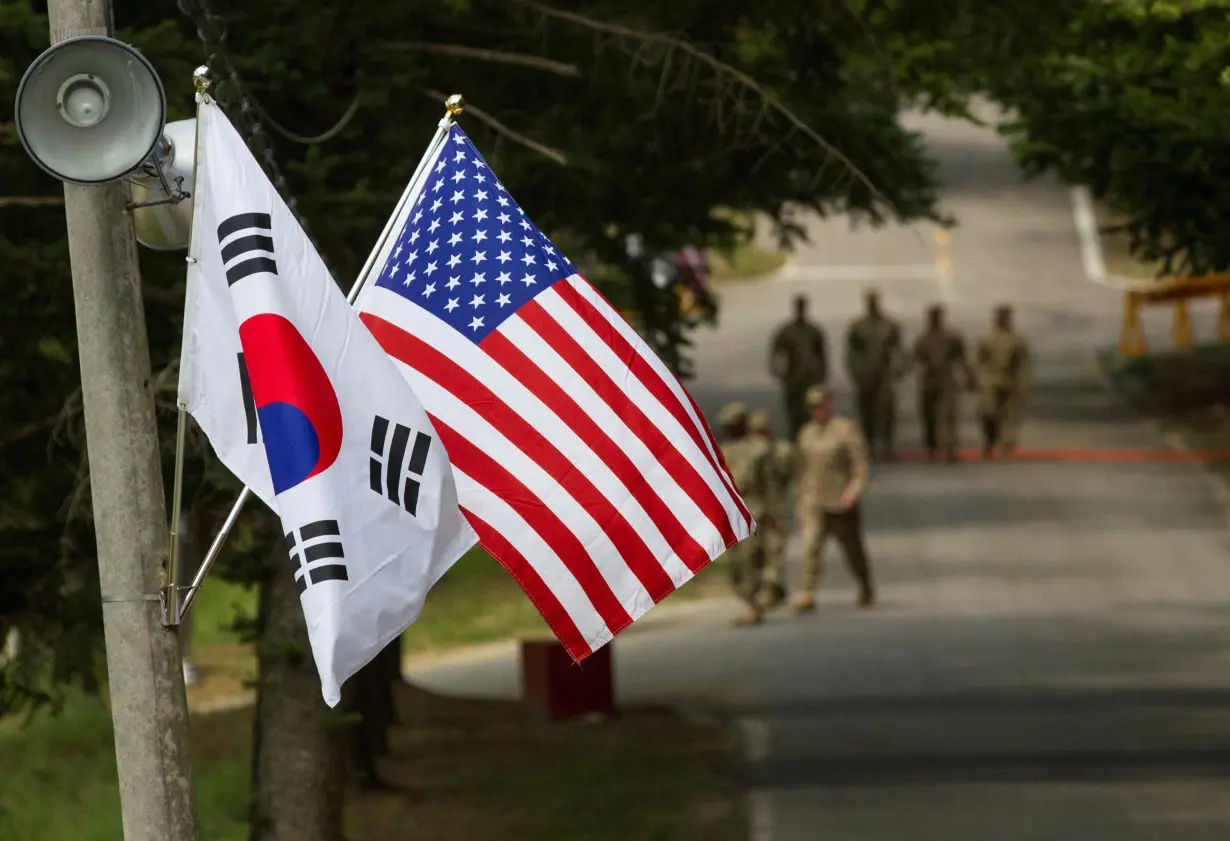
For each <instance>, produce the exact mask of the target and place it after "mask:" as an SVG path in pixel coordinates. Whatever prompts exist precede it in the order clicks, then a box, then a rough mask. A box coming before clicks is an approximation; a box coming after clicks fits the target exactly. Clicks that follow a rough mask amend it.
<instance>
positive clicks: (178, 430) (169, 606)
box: [162, 66, 209, 625]
mask: <svg viewBox="0 0 1230 841" xmlns="http://www.w3.org/2000/svg"><path fill="white" fill-rule="evenodd" d="M192 83H193V86H194V87H195V88H196V102H197V114H198V119H197V121H196V124H195V125H194V126H193V131H194V132H195V137H194V138H193V144H194V147H193V154H192V190H193V192H199V191H198V190H197V187H196V170H197V162H198V161H200V156H199V154H198V151H199V150H200V148H201V121H200V119H199V115H200V107H201V102H202V101H203V99H204V97H205V95H206V93H205V92H206V91H207V90H209V68H208V67H204V66H202V67H198V68H197V69H196V71H195V72H193V74H192ZM195 205H196V201H195V200H194V201H193V206H194V207H195ZM188 260H189V261H191V260H192V255H191V254H189V255H188ZM191 294H192V291H191V289H189V290H188V297H187V300H186V301H185V303H186V304H191V302H192V297H191ZM188 316H189V313H188V308H187V307H185V311H184V335H185V336H187V335H188V330H189V327H190V324H191V322H190V320H189V317H188ZM180 357H181V358H180V367H181V368H182V367H183V358H182V357H183V354H182V352H181V354H180ZM175 408H176V412H177V417H176V421H175V474H174V477H173V478H172V480H171V481H172V486H171V534H170V551H169V552H168V554H169V556H170V560H169V567H170V568H169V569H168V570H167V584H166V593H165V596H164V599H163V614H162V621H163V624H164V625H178V624H180V621H181V620H182V619H183V618H184V606H183V603H181V601H180V592H179V590H180V587H179V553H180V544H179V524H180V522H179V521H180V509H181V508H182V507H183V496H184V445H185V439H186V437H187V435H186V432H187V428H188V410H187V407H186V406H185V405H184V399H183V395H182V394H177V395H176V407H175Z"/></svg>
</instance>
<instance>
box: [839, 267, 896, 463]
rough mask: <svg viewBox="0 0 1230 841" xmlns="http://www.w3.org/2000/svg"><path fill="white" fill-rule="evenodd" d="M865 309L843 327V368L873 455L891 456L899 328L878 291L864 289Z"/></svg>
mask: <svg viewBox="0 0 1230 841" xmlns="http://www.w3.org/2000/svg"><path fill="white" fill-rule="evenodd" d="M866 301H867V311H866V313H864V314H863V315H862V316H861V317H859V318H857V319H856V320H855V321H854V322H852V323H851V324H850V328H849V329H848V330H847V331H846V368H847V370H848V371H849V373H850V380H851V381H852V382H853V383H854V396H855V402H856V405H857V407H858V419H859V423H860V424H861V425H862V427H863V437H864V438H866V439H867V444H868V446H869V447H870V448H871V452H872V455H873V456H874V457H882V458H884V459H886V460H890V461H891V460H892V458H893V457H894V447H893V438H894V432H895V431H896V422H897V400H896V396H897V395H896V386H897V379H898V377H900V376H901V373H902V370H903V368H904V367H905V366H904V359H905V352H904V350H903V348H902V346H901V328H900V326H899V325H898V324H897V322H896V321H894V320H893V319H891V318H889V317H888V316H886V315H884V313H883V312H882V311H881V310H880V293H879V292H877V291H876V290H874V289H873V290H870V291H869V292H867V296H866Z"/></svg>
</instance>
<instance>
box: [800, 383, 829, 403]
mask: <svg viewBox="0 0 1230 841" xmlns="http://www.w3.org/2000/svg"><path fill="white" fill-rule="evenodd" d="M828 399H829V390H828V389H827V388H825V387H824V386H822V385H813V386H812V387H811V388H809V389H807V393H806V394H804V395H803V402H804V403H806V404H807V405H808V407H809V408H810V407H815V406H819V405H820V404H821V403H823V402H824V401H825V400H828Z"/></svg>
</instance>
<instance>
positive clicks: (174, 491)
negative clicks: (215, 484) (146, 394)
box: [162, 403, 188, 625]
mask: <svg viewBox="0 0 1230 841" xmlns="http://www.w3.org/2000/svg"><path fill="white" fill-rule="evenodd" d="M187 421H188V412H187V411H186V410H185V409H184V405H183V404H182V403H181V404H180V405H179V417H178V418H177V419H176V423H175V474H174V477H173V478H172V479H171V482H172V484H171V541H170V551H169V552H168V554H169V556H170V560H169V561H168V562H167V586H166V588H165V590H164V591H163V592H164V593H165V596H164V598H163V600H162V609H163V615H162V624H164V625H178V624H179V620H180V609H179V519H180V509H181V508H183V498H184V437H185V436H184V432H185V430H186V429H187Z"/></svg>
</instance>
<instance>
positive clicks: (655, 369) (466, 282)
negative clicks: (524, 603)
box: [358, 125, 753, 661]
mask: <svg viewBox="0 0 1230 841" xmlns="http://www.w3.org/2000/svg"><path fill="white" fill-rule="evenodd" d="M429 155H433V157H431V158H430V159H429V160H428V161H427V162H426V167H425V170H424V171H425V172H426V173H427V175H426V176H425V178H424V179H423V180H422V183H421V187H419V188H418V189H419V193H418V195H417V196H414V195H413V194H412V195H411V198H410V200H409V201H407V202H406V204H405V205H404V209H403V210H402V211H401V213H400V216H399V218H397V219H396V220H394V223H393V226H392V228H391V231H392V232H393V233H392V234H391V235H390V237H389V239H388V241H387V243H386V245H385V246H384V248H383V251H382V252H381V253H380V254H378V255H377V259H376V261H375V263H374V264H373V265H374V268H373V270H372V271H373V272H374V273H375V274H374V277H375V281H374V283H371V284H370V285H369V286H368V288H366V289H365V290H364V292H363V295H362V296H361V297H360V299H359V301H358V308H359V310H360V312H361V317H362V319H363V321H364V323H365V324H366V325H367V327H368V328H369V329H370V330H371V332H372V334H373V335H375V337H376V339H377V340H378V341H379V342H380V344H381V345H382V346H383V347H384V349H385V351H386V352H387V353H388V354H389V355H390V356H392V357H393V358H394V359H395V360H396V361H397V362H398V363H399V367H400V368H401V371H402V373H403V374H404V375H405V377H406V378H407V379H408V380H409V381H410V384H411V385H412V386H413V387H414V389H415V391H416V392H417V394H418V396H419V398H420V399H421V400H422V402H423V405H424V407H425V408H426V409H427V413H428V414H429V415H430V417H431V421H432V424H433V425H434V426H435V429H436V432H437V434H438V435H439V438H440V441H441V442H442V443H443V444H444V447H445V449H446V450H447V452H448V455H449V459H450V461H451V462H452V465H453V470H454V472H455V475H456V480H457V491H458V499H459V501H460V504H461V508H462V510H463V512H464V513H465V515H466V517H468V518H469V520H470V523H471V524H472V525H473V526H474V529H475V531H477V533H478V535H479V538H480V540H481V542H482V545H483V546H484V548H486V549H487V551H489V552H490V553H491V554H492V555H493V556H494V557H495V558H496V559H497V560H498V561H499V562H500V563H501V564H502V565H503V566H504V568H505V569H507V570H508V572H509V573H510V574H511V575H512V576H513V578H514V579H516V581H517V583H518V584H520V585H521V588H522V589H523V590H524V591H525V593H526V595H527V596H528V597H529V598H530V600H531V601H532V602H533V603H534V605H535V606H536V607H537V608H538V610H539V612H540V613H541V614H542V616H543V618H544V619H545V620H546V621H547V623H548V625H550V627H551V629H552V631H554V633H555V635H556V636H557V637H558V638H559V640H560V642H561V643H562V644H563V646H564V647H565V649H566V650H567V651H568V653H569V654H570V655H571V656H572V657H573V659H574V660H578V661H579V660H582V659H584V658H585V657H586V656H588V655H589V654H591V653H592V652H593V651H595V650H597V649H598V648H600V647H602V646H603V645H605V644H606V643H607V642H609V641H610V640H611V639H612V638H613V637H614V636H615V634H617V633H619V632H620V631H621V630H623V629H624V628H626V627H627V626H628V625H630V624H631V623H632V622H634V621H635V620H636V619H638V618H640V617H641V616H642V615H644V614H645V612H646V611H648V610H649V609H650V608H651V607H653V606H654V605H655V604H656V603H658V602H659V601H661V600H662V599H663V598H665V597H666V596H667V595H669V594H670V593H672V592H673V591H674V590H675V589H677V588H678V587H679V586H681V585H682V584H684V583H685V582H687V581H688V580H689V579H690V578H692V576H693V575H695V574H696V573H697V572H698V571H699V570H701V569H702V568H703V567H704V566H705V565H706V564H708V563H709V562H710V561H711V560H713V559H714V558H716V557H717V556H719V555H720V554H722V552H724V551H725V550H726V549H727V548H729V547H730V546H732V545H734V544H735V543H737V542H738V541H740V540H743V539H744V538H746V537H748V535H749V534H750V532H751V529H752V528H753V522H752V518H751V516H750V514H749V513H748V510H747V508H746V506H745V505H744V503H743V500H742V499H741V498H740V496H739V493H738V491H737V490H736V489H735V486H734V482H733V480H732V479H731V476H730V472H729V470H728V469H727V468H726V464H725V462H724V460H723V458H722V454H721V450H720V449H719V448H718V445H717V443H716V441H715V440H714V438H713V435H712V433H711V432H710V430H709V427H708V426H707V425H706V423H705V420H704V418H703V416H702V415H701V413H700V410H699V409H698V408H697V406H696V403H695V402H694V401H693V400H692V398H691V397H690V396H689V395H688V393H687V392H686V391H685V390H684V388H683V386H682V385H680V383H679V381H678V380H677V379H676V378H675V377H674V376H673V375H672V374H671V373H670V372H669V371H668V370H667V368H666V367H665V366H664V365H663V364H662V362H661V360H660V359H658V357H657V356H656V355H655V354H654V353H653V351H652V350H650V348H649V347H648V346H647V345H646V344H645V343H644V341H642V340H641V338H640V336H638V335H637V334H636V332H635V331H634V330H633V329H632V328H631V327H630V326H629V325H628V323H627V322H626V321H625V320H624V319H623V318H622V317H621V316H620V315H619V314H618V313H617V312H616V311H615V309H614V308H612V307H611V305H610V304H609V303H608V302H607V301H606V299H605V298H603V296H602V295H601V294H599V293H598V291H597V290H596V289H594V288H593V287H592V286H591V285H590V284H589V283H588V282H587V281H586V280H585V279H584V278H582V277H581V276H580V275H579V274H577V270H576V267H575V266H573V265H572V263H571V262H569V261H568V258H567V257H565V256H564V255H563V254H561V253H560V252H559V251H558V250H557V249H556V248H555V246H554V245H553V244H552V243H551V241H550V240H549V239H547V237H546V236H544V235H543V234H542V232H541V231H539V230H538V228H537V227H535V226H534V224H533V222H531V221H530V220H529V218H528V217H527V216H526V215H525V211H523V210H522V209H521V208H520V207H518V206H517V203H516V202H514V201H513V200H512V197H511V196H510V195H509V194H508V191H507V190H506V189H505V188H504V185H503V184H501V183H500V182H499V180H498V179H497V178H496V177H495V175H494V174H493V173H492V171H491V169H490V167H488V165H487V163H486V161H484V160H483V157H482V156H481V155H480V154H479V153H478V150H477V149H475V147H474V144H473V143H472V142H471V141H470V139H469V137H467V136H466V134H465V132H463V131H462V130H461V128H460V127H459V126H457V125H453V126H451V127H450V128H449V130H448V137H447V141H446V142H444V143H443V144H441V145H439V146H438V147H437V150H436V151H435V152H434V153H429Z"/></svg>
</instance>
